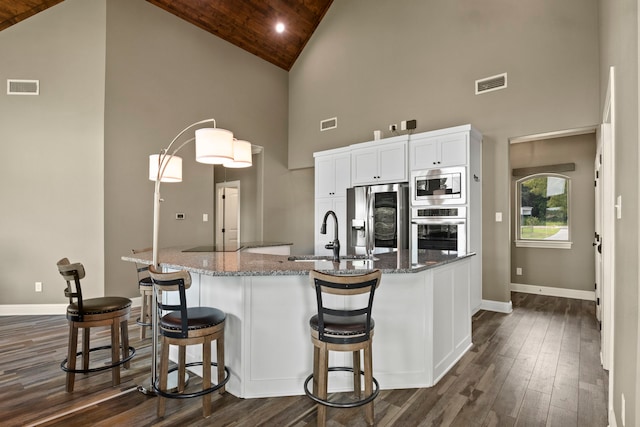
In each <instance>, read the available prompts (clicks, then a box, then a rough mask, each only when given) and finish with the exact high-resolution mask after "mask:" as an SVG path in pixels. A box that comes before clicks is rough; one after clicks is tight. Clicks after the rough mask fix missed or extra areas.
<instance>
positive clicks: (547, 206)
mask: <svg viewBox="0 0 640 427" xmlns="http://www.w3.org/2000/svg"><path fill="white" fill-rule="evenodd" d="M569 182H570V180H569V178H568V177H565V176H562V175H555V174H540V175H532V176H528V177H525V178H522V179H520V180H519V181H518V182H517V185H516V189H517V190H516V191H517V193H518V194H517V197H518V201H519V210H520V212H519V217H518V240H532V241H549V242H553V241H562V242H567V241H569Z"/></svg>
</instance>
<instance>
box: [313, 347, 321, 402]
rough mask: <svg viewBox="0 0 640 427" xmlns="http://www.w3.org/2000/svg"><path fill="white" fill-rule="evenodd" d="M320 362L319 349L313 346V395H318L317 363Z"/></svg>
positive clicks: (318, 375) (318, 376)
mask: <svg viewBox="0 0 640 427" xmlns="http://www.w3.org/2000/svg"><path fill="white" fill-rule="evenodd" d="M319 361H320V348H318V347H316V346H315V345H314V346H313V394H315V395H316V396H317V395H318V379H319V378H320V374H319V372H318V363H319Z"/></svg>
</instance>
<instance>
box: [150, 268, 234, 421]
mask: <svg viewBox="0 0 640 427" xmlns="http://www.w3.org/2000/svg"><path fill="white" fill-rule="evenodd" d="M149 275H150V276H151V280H152V281H153V288H154V290H155V291H156V292H158V293H159V292H162V293H165V292H177V293H178V294H179V297H180V303H179V304H164V303H163V302H162V298H161V296H160V295H158V294H156V298H157V301H158V326H159V328H158V329H159V332H160V335H161V336H162V340H161V343H162V345H161V352H160V366H159V368H158V370H159V378H157V379H154V384H153V388H154V391H155V392H156V393H157V394H158V416H159V417H163V416H164V412H165V398H173V399H185V398H190V397H200V396H202V413H203V415H204V416H205V417H208V416H209V415H211V397H210V396H209V393H212V392H214V391H216V390H219V392H220V394H222V393H224V391H225V384H226V383H227V382H228V381H229V370H228V369H227V368H226V367H225V366H224V326H225V319H226V314H225V313H224V312H223V311H222V310H218V309H217V308H212V307H187V298H186V290H187V289H189V287H191V275H190V274H189V272H188V271H185V270H181V271H177V272H173V273H161V272H158V271H156V270H155V269H154V268H153V266H152V267H150V268H149ZM212 341H216V355H217V362H211V343H212ZM193 344H201V345H202V361H201V362H193V363H185V362H186V360H185V359H186V346H188V345H193ZM170 345H176V346H178V367H177V368H174V369H172V370H171V371H174V370H175V369H177V370H178V391H177V392H176V393H173V392H169V391H168V390H167V377H168V374H169V372H170V370H169V346H170ZM191 366H202V390H201V391H198V392H194V393H184V390H185V382H184V378H185V369H186V368H187V367H191ZM211 366H217V368H218V369H217V371H218V383H217V384H214V385H212V384H211Z"/></svg>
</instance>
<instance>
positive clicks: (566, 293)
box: [511, 283, 596, 301]
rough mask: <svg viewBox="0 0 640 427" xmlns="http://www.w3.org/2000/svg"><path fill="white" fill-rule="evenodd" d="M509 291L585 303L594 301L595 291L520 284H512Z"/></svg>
mask: <svg viewBox="0 0 640 427" xmlns="http://www.w3.org/2000/svg"><path fill="white" fill-rule="evenodd" d="M511 290H512V291H513V292H524V293H527V294H539V295H547V296H550V297H562V298H574V299H581V300H586V301H595V300H596V293H595V291H580V290H577V289H565V288H554V287H551V286H535V285H524V284H521V283H512V284H511Z"/></svg>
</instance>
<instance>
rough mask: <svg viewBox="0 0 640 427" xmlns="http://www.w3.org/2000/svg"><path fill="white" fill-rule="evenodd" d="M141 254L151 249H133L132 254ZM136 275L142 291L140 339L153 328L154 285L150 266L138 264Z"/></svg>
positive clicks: (139, 322)
mask: <svg viewBox="0 0 640 427" xmlns="http://www.w3.org/2000/svg"><path fill="white" fill-rule="evenodd" d="M140 252H151V248H144V249H131V254H133V255H135V254H138V253H140ZM135 266H136V273H137V274H138V289H139V290H140V297H141V298H140V299H141V303H140V317H138V318H137V319H136V323H137V324H138V325H140V339H141V340H143V339H145V338H146V332H147V328H151V318H152V317H151V309H152V307H151V305H152V304H151V301H152V299H153V284H152V283H151V277H149V265H147V264H139V263H136V264H135Z"/></svg>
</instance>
